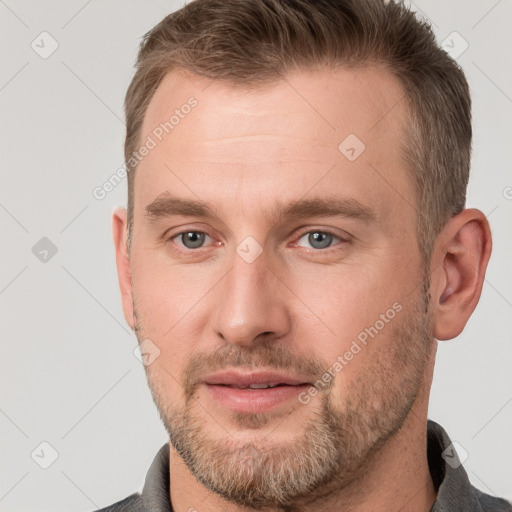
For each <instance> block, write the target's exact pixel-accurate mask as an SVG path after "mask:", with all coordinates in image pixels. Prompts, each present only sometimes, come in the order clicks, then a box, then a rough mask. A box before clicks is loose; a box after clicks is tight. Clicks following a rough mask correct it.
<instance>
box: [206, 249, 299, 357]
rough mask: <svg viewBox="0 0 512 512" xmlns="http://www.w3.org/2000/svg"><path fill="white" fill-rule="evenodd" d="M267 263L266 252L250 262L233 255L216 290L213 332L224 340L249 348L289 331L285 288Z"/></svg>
mask: <svg viewBox="0 0 512 512" xmlns="http://www.w3.org/2000/svg"><path fill="white" fill-rule="evenodd" d="M268 263H269V261H268V258H267V257H266V254H265V251H263V252H262V253H261V255H260V256H259V257H258V258H256V259H255V260H254V261H252V262H248V261H246V260H244V259H243V258H242V257H240V256H239V255H238V254H234V257H233V266H232V268H231V270H230V271H229V272H228V274H227V275H226V277H225V279H223V280H222V285H221V286H220V287H218V288H217V289H216V293H217V294H218V295H217V297H216V299H217V300H216V306H215V307H216V313H215V315H214V320H213V328H214V330H215V331H216V334H217V336H219V337H221V338H222V339H223V340H225V341H227V342H229V343H232V344H235V345H239V346H244V347H250V346H252V345H254V344H256V343H258V342H260V341H262V340H263V339H265V340H268V339H269V338H272V337H276V338H277V337H281V336H283V335H285V334H286V333H287V332H288V330H289V329H290V311H289V308H288V305H289V304H287V295H288V294H287V288H286V286H285V285H284V284H283V283H282V281H281V280H280V279H279V278H278V277H277V275H276V274H277V272H276V271H275V270H273V269H271V268H270V267H269V266H268ZM288 299H289V297H288Z"/></svg>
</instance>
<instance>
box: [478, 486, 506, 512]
mask: <svg viewBox="0 0 512 512" xmlns="http://www.w3.org/2000/svg"><path fill="white" fill-rule="evenodd" d="M473 492H474V493H475V497H476V499H477V500H478V503H479V505H480V507H481V508H482V510H483V512H512V503H510V502H509V501H507V500H505V499H503V498H496V497H495V496H491V495H489V494H485V493H484V492H482V491H480V490H479V489H477V488H476V487H473Z"/></svg>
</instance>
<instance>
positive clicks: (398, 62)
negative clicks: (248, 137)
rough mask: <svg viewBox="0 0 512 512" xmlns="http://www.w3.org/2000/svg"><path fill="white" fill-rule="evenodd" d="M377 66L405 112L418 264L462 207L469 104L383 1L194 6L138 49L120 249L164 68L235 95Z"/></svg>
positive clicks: (206, 1) (425, 37) (452, 77)
mask: <svg viewBox="0 0 512 512" xmlns="http://www.w3.org/2000/svg"><path fill="white" fill-rule="evenodd" d="M374 62H375V63H381V64H384V65H385V66H386V67H387V68H388V69H389V70H390V71H391V72H392V73H393V74H394V75H395V76H396V77H397V78H398V79H399V80H400V82H401V84H402V86H403V88H404V91H405V96H404V98H405V100H406V106H407V111H408V122H409V123H410V125H409V126H408V127H407V128H408V129H407V133H406V136H405V137H404V138H403V141H402V143H403V146H402V147H403V154H404V157H405V160H406V162H407V164H408V167H409V168H410V170H411V177H412V179H413V182H414V186H415V191H416V198H415V199H416V201H415V204H416V207H415V208H416V211H417V216H418V222H417V238H418V244H419V247H420V251H421V254H422V257H423V260H424V263H428V261H429V259H430V255H431V251H432V248H433V243H434V240H435V237H436V235H437V234H438V233H439V231H440V230H441V229H442V228H443V226H444V225H445V223H446V222H447V221H448V220H449V218H450V217H452V216H453V215H455V214H457V213H459V212H460V211H461V210H462V209H464V207H465V202H466V188H467V183H468V178H469V166H470V155H471V135H472V132H471V100H470V95H469V87H468V84H467V81H466V79H465V77H464V73H463V72H462V70H461V68H460V67H459V66H458V65H457V64H456V62H455V61H454V60H453V59H452V58H450V57H449V56H448V54H447V53H446V52H445V51H443V50H442V49H441V48H440V47H439V46H438V45H437V44H436V41H435V36H434V34H433V31H432V29H431V27H430V26H429V25H428V24H427V23H426V22H425V21H421V20H419V19H418V18H417V17H416V16H415V14H414V13H413V12H411V11H410V10H409V9H407V8H406V7H405V6H404V5H403V4H402V3H399V2H394V1H388V2H386V1H384V0H194V1H192V2H191V3H189V4H187V5H185V6H184V7H183V8H181V9H179V10H178V11H176V12H173V13H172V14H170V15H169V16H167V17H166V18H164V19H163V20H162V21H161V22H160V23H158V25H156V26H155V27H154V28H153V29H152V30H151V31H149V32H148V33H147V34H146V35H145V36H144V39H143V41H142V43H141V47H140V51H139V55H138V58H137V63H136V73H135V76H134V77H133V79H132V81H131V83H130V86H129V88H128V91H127V94H126V99H125V113H126V140H125V160H126V165H127V170H128V226H129V230H128V232H129V235H128V237H129V240H128V242H130V233H131V228H132V222H133V199H134V191H133V183H134V174H135V168H131V167H129V165H128V162H129V161H130V157H131V156H132V154H133V152H134V151H136V150H137V149H138V145H139V144H140V136H141V133H140V132H141V128H142V123H143V120H144V115H145V113H146V109H147V106H148V104H149V102H150V100H151V98H152V96H153V94H154V92H155V90H156V89H157V87H158V85H159V84H160V82H161V80H162V79H163V77H164V76H165V75H166V74H167V73H168V72H169V71H171V70H173V69H183V70H188V71H191V72H192V73H195V74H196V75H199V76H202V77H207V78H211V79H216V80H222V81H225V82H227V83H229V84H232V85H238V86H241V87H257V86H258V85H265V84H269V83H272V82H275V81H278V80H279V78H280V77H281V76H282V75H284V74H286V73H287V72H288V71H292V70H312V69H315V68H318V67H319V66H326V65H327V66H333V67H335V66H340V65H342V66H356V65H357V66H358V65H362V64H365V63H374Z"/></svg>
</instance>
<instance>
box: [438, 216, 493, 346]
mask: <svg viewBox="0 0 512 512" xmlns="http://www.w3.org/2000/svg"><path fill="white" fill-rule="evenodd" d="M438 239H439V244H436V251H435V252H436V254H434V255H433V259H435V260H436V262H437V264H438V265H439V267H440V272H437V283H436V284H437V286H436V287H435V288H436V289H437V290H438V291H437V294H434V295H433V296H432V299H433V309H434V322H435V328H434V336H435V338H436V339H438V340H449V339H452V338H455V337H456V336H458V335H459V334H460V333H461V332H462V330H463V329H464V326H465V325H466V323H467V321H468V319H469V317H470V316H471V314H472V313H473V311H474V309H475V307H476V305H477V304H478V301H479V299H480V295H481V292H482V286H483V282H484V277H485V271H486V269H487V264H488V262H489V258H490V255H491V246H492V238H491V230H490V227H489V222H488V221H487V218H486V217H485V215H484V214H483V213H482V212H481V211H479V210H476V209H467V210H463V211H462V212H461V213H459V214H458V215H456V216H455V217H453V218H452V219H450V221H449V222H448V223H447V225H446V226H445V228H444V229H443V231H442V233H441V234H440V235H439V237H438Z"/></svg>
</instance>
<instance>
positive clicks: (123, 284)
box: [112, 208, 135, 330]
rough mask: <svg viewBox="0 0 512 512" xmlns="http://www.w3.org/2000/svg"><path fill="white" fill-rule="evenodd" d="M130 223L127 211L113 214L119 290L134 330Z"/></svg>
mask: <svg viewBox="0 0 512 512" xmlns="http://www.w3.org/2000/svg"><path fill="white" fill-rule="evenodd" d="M127 230H128V222H127V215H126V210H125V209H124V208H117V209H116V210H115V211H114V213H113V214H112V234H113V237H114V246H115V251H116V266H117V277H118V280H119V289H120V291H121V301H122V306H123V313H124V318H125V320H126V323H127V324H128V325H129V326H130V328H131V329H132V330H133V329H134V326H135V323H134V311H133V292H132V279H131V270H130V255H129V252H128V247H127V243H126V241H127Z"/></svg>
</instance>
